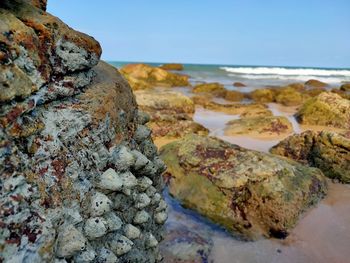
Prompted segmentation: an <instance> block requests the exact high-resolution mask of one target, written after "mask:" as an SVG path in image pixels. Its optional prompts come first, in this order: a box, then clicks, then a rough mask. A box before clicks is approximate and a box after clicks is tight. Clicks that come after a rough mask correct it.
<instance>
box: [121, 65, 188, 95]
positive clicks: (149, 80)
mask: <svg viewBox="0 0 350 263" xmlns="http://www.w3.org/2000/svg"><path fill="white" fill-rule="evenodd" d="M120 71H121V73H122V74H123V75H124V77H125V78H126V79H127V80H128V81H129V83H130V85H131V87H132V89H133V90H139V89H147V88H151V87H155V86H162V87H164V86H165V87H176V86H189V81H188V76H185V75H180V74H175V73H172V72H169V71H167V70H164V69H161V68H157V67H152V66H149V65H146V64H129V65H126V66H123V67H122V68H121V69H120Z"/></svg>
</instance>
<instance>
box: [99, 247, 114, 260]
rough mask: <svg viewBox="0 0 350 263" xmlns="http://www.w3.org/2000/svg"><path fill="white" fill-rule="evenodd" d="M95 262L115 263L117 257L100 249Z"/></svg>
mask: <svg viewBox="0 0 350 263" xmlns="http://www.w3.org/2000/svg"><path fill="white" fill-rule="evenodd" d="M96 261H97V262H98V263H117V262H119V261H118V258H117V256H116V255H115V254H114V253H113V252H112V251H111V250H109V249H107V248H101V249H99V250H98V253H97V258H96Z"/></svg>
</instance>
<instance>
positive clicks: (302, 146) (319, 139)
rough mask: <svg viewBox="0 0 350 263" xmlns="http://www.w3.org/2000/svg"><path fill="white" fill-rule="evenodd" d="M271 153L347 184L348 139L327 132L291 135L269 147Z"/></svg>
mask: <svg viewBox="0 0 350 263" xmlns="http://www.w3.org/2000/svg"><path fill="white" fill-rule="evenodd" d="M270 151H271V153H273V154H278V155H282V156H285V157H288V158H291V159H294V160H296V161H298V162H300V163H303V164H308V165H310V166H314V167H318V168H319V169H321V170H322V171H323V173H324V174H325V175H326V176H328V177H330V178H333V179H338V180H339V181H341V182H343V183H350V139H348V138H346V137H344V136H342V135H340V134H337V133H334V132H328V131H322V132H313V131H306V132H303V133H302V134H294V135H292V136H290V137H288V138H286V139H285V140H283V141H281V142H280V143H278V144H277V145H276V146H274V147H272V148H271V150H270Z"/></svg>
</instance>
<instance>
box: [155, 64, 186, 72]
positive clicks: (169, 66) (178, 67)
mask: <svg viewBox="0 0 350 263" xmlns="http://www.w3.org/2000/svg"><path fill="white" fill-rule="evenodd" d="M160 68H161V69H165V70H177V71H181V70H183V69H184V66H183V65H182V64H179V63H169V64H163V65H161V66H160Z"/></svg>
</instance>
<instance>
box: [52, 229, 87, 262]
mask: <svg viewBox="0 0 350 263" xmlns="http://www.w3.org/2000/svg"><path fill="white" fill-rule="evenodd" d="M86 242H87V240H86V239H85V237H84V235H83V234H82V233H81V232H80V231H78V230H77V229H76V228H75V227H74V226H73V225H68V226H65V227H62V228H61V229H60V231H59V235H58V237H57V249H56V255H57V256H58V257H66V258H70V257H72V256H74V255H75V254H76V253H78V252H79V251H82V250H84V249H85V247H86Z"/></svg>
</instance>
